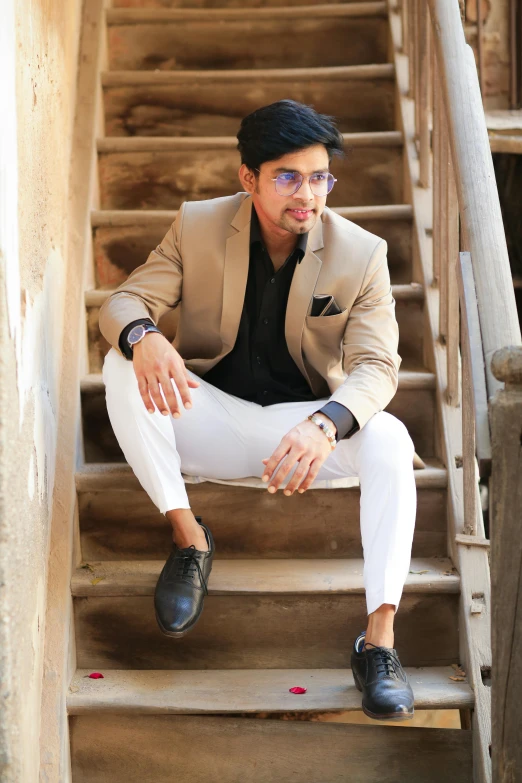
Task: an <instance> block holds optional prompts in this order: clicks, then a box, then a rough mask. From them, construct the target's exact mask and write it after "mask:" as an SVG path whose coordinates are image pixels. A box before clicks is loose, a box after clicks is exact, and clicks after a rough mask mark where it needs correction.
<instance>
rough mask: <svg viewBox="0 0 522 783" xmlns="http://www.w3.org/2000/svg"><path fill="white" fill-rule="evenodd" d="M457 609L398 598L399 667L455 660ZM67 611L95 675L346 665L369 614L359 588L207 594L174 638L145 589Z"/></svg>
mask: <svg viewBox="0 0 522 783" xmlns="http://www.w3.org/2000/svg"><path fill="white" fill-rule="evenodd" d="M484 554H485V553H484ZM102 586H103V582H100V584H99V585H97V587H100V588H102ZM458 607H459V596H458V594H457V593H448V592H445V593H440V592H431V593H429V592H424V593H410V592H405V593H404V594H403V595H402V598H401V601H400V606H399V611H398V612H397V614H396V617H395V628H394V633H395V647H396V649H397V651H398V654H399V657H400V660H401V663H402V665H403V666H448V665H451V664H452V663H458V662H459V653H458ZM74 611H75V629H76V651H77V665H78V667H80V668H91V667H92V668H91V671H101V672H102V673H103V672H104V670H105V669H183V670H185V669H284V668H299V669H307V668H311V669H317V668H326V669H332V668H333V669H338V668H344V667H346V668H348V667H349V666H350V649H351V646H352V645H353V643H354V640H355V638H356V636H357V635H358V634H359V633H360V632H361V628H364V627H365V625H364V623H365V621H366V616H367V615H366V598H365V596H364V595H363V594H361V593H351V594H340V593H329V594H326V593H325V594H321V595H319V594H317V595H310V594H308V595H277V594H275V593H272V594H250V595H213V594H211V595H207V596H206V597H205V604H204V609H203V612H202V614H201V616H200V618H199V620H198V622H197V623H196V625H195V626H194V628H192V629H191V631H190V633H189V634H187V635H186V636H184V637H182V638H179V639H175V640H173V639H171V638H169V637H168V636H164V635H163V634H162V633H161V631H160V629H159V628H158V625H157V622H156V618H155V613H154V603H153V598H152V596H151V595H146V596H140V595H133V596H112V595H111V596H103V595H100V597H99V598H98V597H96V596H89V597H77V598H75V599H74ZM474 621H475V620H474Z"/></svg>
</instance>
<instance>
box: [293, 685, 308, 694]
mask: <svg viewBox="0 0 522 783" xmlns="http://www.w3.org/2000/svg"><path fill="white" fill-rule="evenodd" d="M289 691H290V693H306V688H300V687H299V686H296V687H295V688H289Z"/></svg>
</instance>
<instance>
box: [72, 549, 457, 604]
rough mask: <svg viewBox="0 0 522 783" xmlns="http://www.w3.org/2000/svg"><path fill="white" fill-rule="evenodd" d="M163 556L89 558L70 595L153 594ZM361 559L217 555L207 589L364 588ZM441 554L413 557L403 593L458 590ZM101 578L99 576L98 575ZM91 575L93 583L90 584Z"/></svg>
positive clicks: (304, 591) (296, 591)
mask: <svg viewBox="0 0 522 783" xmlns="http://www.w3.org/2000/svg"><path fill="white" fill-rule="evenodd" d="M164 562H165V561H164V560H162V561H157V560H143V561H107V560H106V561H103V562H97V563H94V562H90V563H89V564H88V567H85V566H81V567H80V568H77V569H76V572H75V573H74V574H73V577H72V580H71V592H72V595H73V596H77V597H79V596H87V597H88V596H135V595H154V588H155V586H156V582H157V581H158V577H159V575H160V571H161V569H162V568H163V565H164ZM363 568H364V561H363V560H362V559H356V558H351V559H349V560H340V559H336V560H325V559H323V560H318V559H313V560H311V559H307V560H295V559H294V560H287V559H285V560H273V559H272V560H269V559H263V560H216V561H215V562H214V564H213V567H212V572H211V574H210V578H209V581H208V590H209V595H271V594H274V595H301V596H304V595H323V594H324V595H330V594H332V593H335V594H342V595H344V594H347V595H349V594H352V593H364V584H363ZM451 568H452V564H451V561H449V560H447V559H444V558H414V559H413V560H412V562H411V567H410V573H409V574H408V576H407V578H406V582H405V584H404V592H405V593H432V592H437V593H458V592H460V580H459V576H458V574H457V573H452V571H451ZM98 579H99V580H101V581H97V580H98ZM93 581H94V582H95V584H93Z"/></svg>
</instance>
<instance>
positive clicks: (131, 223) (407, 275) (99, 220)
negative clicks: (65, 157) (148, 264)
mask: <svg viewBox="0 0 522 783" xmlns="http://www.w3.org/2000/svg"><path fill="white" fill-rule="evenodd" d="M333 211H334V212H337V213H339V214H340V215H342V216H343V217H346V218H347V219H348V220H352V221H354V222H356V223H357V224H358V225H359V226H361V227H362V228H364V229H366V230H367V231H370V232H371V233H372V234H376V235H377V236H380V237H382V238H383V239H385V240H386V241H387V242H388V267H389V269H390V276H391V280H392V283H395V284H403V285H405V284H407V283H410V281H411V280H412V265H411V240H412V217H411V207H410V206H409V205H408V204H386V205H383V206H377V207H375V206H366V207H333ZM176 214H177V212H176V210H173V211H167V210H165V211H158V210H106V211H95V212H93V213H92V226H93V246H94V260H95V274H96V283H97V286H98V287H99V288H107V289H108V288H116V287H117V286H119V285H120V283H123V281H124V280H126V278H127V276H128V275H129V274H130V273H131V272H132V271H133V269H135V268H136V267H137V266H140V264H143V263H144V262H145V261H146V260H147V257H148V255H149V253H150V251H151V250H152V249H153V248H155V247H156V246H157V245H158V244H159V243H160V242H161V240H162V239H163V237H164V236H165V234H166V233H167V231H168V230H169V228H170V226H171V224H172V222H173V221H174V219H175V217H176ZM92 306H95V304H94V302H93V303H92ZM401 337H402V338H403V339H404V338H405V337H407V336H406V335H401Z"/></svg>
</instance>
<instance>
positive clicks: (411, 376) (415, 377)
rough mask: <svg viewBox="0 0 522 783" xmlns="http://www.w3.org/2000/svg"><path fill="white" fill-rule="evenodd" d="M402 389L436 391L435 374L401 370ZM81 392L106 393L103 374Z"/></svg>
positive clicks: (94, 376)
mask: <svg viewBox="0 0 522 783" xmlns="http://www.w3.org/2000/svg"><path fill="white" fill-rule="evenodd" d="M399 388H400V389H415V390H419V391H420V390H422V389H434V388H435V374H434V373H431V372H428V371H424V372H422V371H409V370H399ZM81 391H82V392H83V393H84V394H100V393H102V392H105V384H104V383H103V379H102V376H101V373H94V374H92V375H84V376H83V378H82V380H81Z"/></svg>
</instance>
